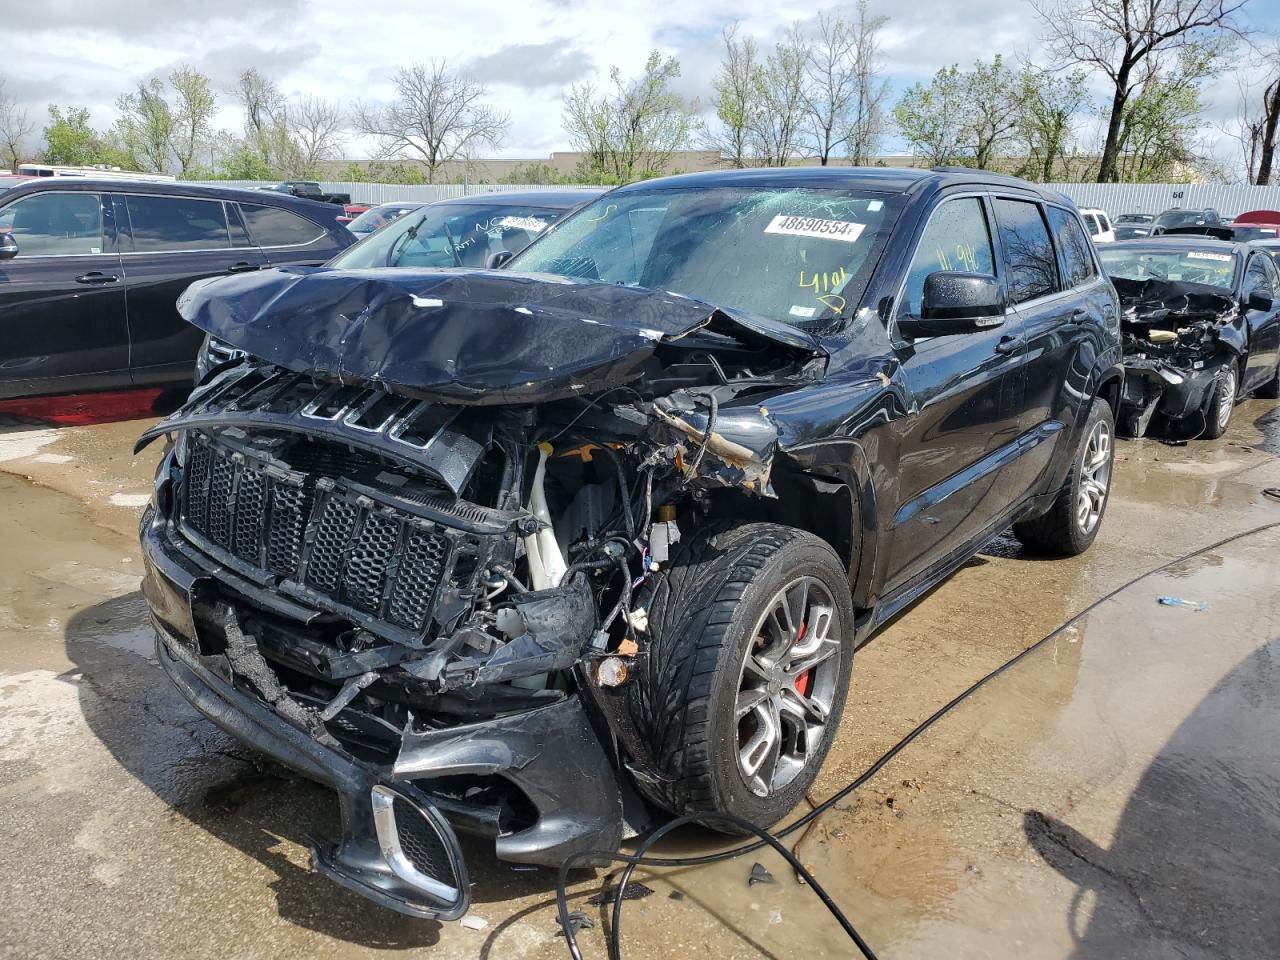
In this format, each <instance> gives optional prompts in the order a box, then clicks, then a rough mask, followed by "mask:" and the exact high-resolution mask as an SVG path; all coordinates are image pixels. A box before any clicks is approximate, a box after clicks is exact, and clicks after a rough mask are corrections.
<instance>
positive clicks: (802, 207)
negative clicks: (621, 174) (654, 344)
mask: <svg viewBox="0 0 1280 960" xmlns="http://www.w3.org/2000/svg"><path fill="white" fill-rule="evenodd" d="M901 202H902V201H901V198H900V197H899V196H898V195H896V194H873V193H865V192H859V191H843V190H830V189H818V188H808V187H775V188H769V187H765V188H760V187H709V188H705V189H675V190H629V191H627V192H625V193H620V194H614V195H606V196H604V197H601V198H600V199H599V200H597V201H595V202H594V203H592V204H591V205H590V206H587V207H585V208H583V209H581V210H579V211H578V213H577V214H575V215H574V216H573V217H572V218H570V219H569V220H567V221H565V223H563V224H562V225H561V226H560V227H559V228H557V229H556V230H554V231H552V232H551V233H549V234H548V235H547V236H546V237H545V238H544V239H543V240H541V241H539V242H538V243H536V244H534V245H533V246H532V247H530V248H529V249H528V250H527V251H525V253H524V254H523V255H522V256H520V257H517V258H516V260H515V262H514V263H513V264H512V268H513V269H516V270H522V271H528V272H535V273H552V274H560V275H562V276H566V277H573V278H575V279H580V280H602V281H605V282H607V283H618V284H624V285H626V286H638V287H647V288H650V289H655V290H666V291H669V292H671V293H679V294H683V295H685V296H688V297H695V298H697V299H699V300H705V301H707V302H708V303H713V304H716V305H717V306H720V307H724V308H727V309H735V310H741V311H743V312H746V313H752V314H756V315H758V316H762V317H767V318H770V319H773V320H781V321H785V322H788V323H793V324H794V323H808V322H814V323H819V322H823V321H829V320H830V319H831V318H833V317H838V316H841V315H847V313H848V311H849V309H850V308H852V307H854V306H856V304H857V303H858V302H859V300H861V298H862V294H863V291H864V290H865V289H866V286H867V282H868V280H869V279H870V273H871V270H872V269H873V268H874V267H875V264H876V261H877V260H878V259H879V254H880V251H881V250H882V249H883V248H884V244H885V240H886V238H887V237H888V235H889V231H890V230H891V229H892V227H893V223H894V221H895V220H896V219H897V215H898V211H899V209H900V207H901Z"/></svg>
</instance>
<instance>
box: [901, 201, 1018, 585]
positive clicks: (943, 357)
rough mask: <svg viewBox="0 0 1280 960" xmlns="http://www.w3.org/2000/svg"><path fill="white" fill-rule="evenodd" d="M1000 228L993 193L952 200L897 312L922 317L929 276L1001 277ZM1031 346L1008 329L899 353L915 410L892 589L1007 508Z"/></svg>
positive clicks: (919, 249) (931, 230) (932, 222)
mask: <svg viewBox="0 0 1280 960" xmlns="http://www.w3.org/2000/svg"><path fill="white" fill-rule="evenodd" d="M992 223H993V219H992V216H991V210H990V206H989V203H988V201H987V199H986V198H985V197H983V196H977V195H967V196H956V197H949V198H946V199H944V200H943V201H942V202H941V203H940V204H939V205H938V206H937V207H936V208H935V209H934V210H933V212H932V214H931V215H930V217H929V220H928V222H927V224H926V225H925V227H924V230H923V231H922V233H921V235H920V238H919V241H918V243H917V245H916V252H915V254H914V256H913V257H912V261H911V266H910V268H909V270H908V273H907V278H906V281H905V283H904V285H903V291H902V295H901V296H900V297H899V298H898V299H899V303H898V307H897V309H898V316H919V311H920V301H921V296H922V294H923V290H924V281H925V277H927V276H928V275H929V274H930V273H934V272H936V271H939V270H944V271H959V272H971V273H988V274H992V275H995V276H997V277H998V278H1000V279H1001V280H1003V279H1004V278H1003V276H1002V271H1001V270H1000V269H999V268H998V267H997V266H996V263H997V261H996V257H995V250H994V244H993V242H992V232H993V231H992ZM1015 326H1016V325H1015ZM1024 350H1025V344H1024V343H1023V340H1022V337H1021V335H1020V334H1019V333H1018V332H1017V330H1016V329H1010V328H1009V327H1008V326H1005V325H1001V326H998V327H995V328H994V329H990V330H982V331H978V332H973V333H963V334H956V335H954V336H946V337H930V338H918V339H916V340H914V341H910V342H908V343H907V344H906V345H904V346H902V347H900V348H899V349H898V356H899V359H900V360H901V362H902V369H903V374H904V375H905V377H906V381H907V384H908V386H909V388H910V390H911V395H912V399H913V404H912V407H913V409H912V413H911V415H910V416H908V417H907V418H905V419H904V420H902V421H900V422H901V423H902V424H903V430H904V432H903V434H902V435H901V437H900V438H899V457H898V470H897V476H898V498H897V503H898V509H897V512H896V514H895V515H894V518H893V529H892V532H891V535H890V548H889V553H890V556H889V564H888V570H887V576H886V581H885V582H886V587H887V588H888V590H889V591H893V590H895V589H898V588H901V587H905V586H907V585H908V584H910V583H911V582H912V581H913V580H916V579H917V578H919V577H921V576H922V575H924V574H926V573H928V572H929V571H930V570H931V569H932V568H934V567H935V566H936V565H937V564H938V563H939V561H941V560H943V559H944V557H947V556H950V555H952V554H954V553H956V552H959V551H962V550H964V549H965V548H966V546H967V545H968V544H969V543H970V542H971V541H972V540H973V539H974V538H975V537H977V536H979V535H981V534H982V533H983V532H984V530H986V528H988V527H990V526H991V525H992V524H993V522H994V521H995V520H996V519H997V518H998V517H1000V516H1001V515H1002V514H1003V513H1004V512H1005V510H1006V509H1007V507H1008V500H1009V498H1008V495H1007V492H1006V491H1005V490H1004V489H1003V487H1002V484H1001V483H1000V473H1001V470H1000V468H1001V465H1002V462H1003V461H1002V459H1001V453H1002V451H1003V449H1004V448H1006V447H1007V445H1008V444H1009V443H1010V442H1011V441H1012V440H1013V439H1014V438H1015V437H1016V435H1017V432H1018V419H1019V418H1018V411H1017V401H1018V397H1017V386H1018V383H1017V381H1018V373H1019V362H1020V357H1021V354H1022V352H1023V351H1024Z"/></svg>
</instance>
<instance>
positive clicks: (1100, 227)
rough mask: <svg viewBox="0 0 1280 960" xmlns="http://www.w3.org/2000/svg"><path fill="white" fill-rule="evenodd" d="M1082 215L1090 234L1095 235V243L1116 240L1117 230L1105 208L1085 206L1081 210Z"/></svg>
mask: <svg viewBox="0 0 1280 960" xmlns="http://www.w3.org/2000/svg"><path fill="white" fill-rule="evenodd" d="M1080 217H1081V219H1083V220H1084V225H1085V226H1086V227H1088V228H1089V235H1090V236H1092V237H1093V242H1094V243H1114V242H1115V239H1116V230H1115V227H1113V226H1112V225H1111V218H1110V217H1108V216H1107V212H1106V211H1105V210H1098V209H1096V208H1085V209H1083V210H1081V211H1080Z"/></svg>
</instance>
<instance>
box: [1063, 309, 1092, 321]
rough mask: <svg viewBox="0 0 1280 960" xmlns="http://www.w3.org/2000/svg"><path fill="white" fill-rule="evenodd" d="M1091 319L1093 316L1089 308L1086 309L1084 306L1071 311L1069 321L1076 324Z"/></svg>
mask: <svg viewBox="0 0 1280 960" xmlns="http://www.w3.org/2000/svg"><path fill="white" fill-rule="evenodd" d="M1090 319H1092V316H1091V314H1090V313H1089V311H1088V310H1085V309H1084V308H1083V307H1076V308H1075V309H1074V310H1072V311H1071V316H1070V317H1068V322H1069V323H1075V324H1086V323H1088V322H1089V321H1090Z"/></svg>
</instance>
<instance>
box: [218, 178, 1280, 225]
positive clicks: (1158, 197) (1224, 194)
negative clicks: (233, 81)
mask: <svg viewBox="0 0 1280 960" xmlns="http://www.w3.org/2000/svg"><path fill="white" fill-rule="evenodd" d="M209 182H210V183H211V184H212V185H215V186H224V187H261V186H268V185H269V183H268V181H262V180H218V181H209ZM1045 186H1047V187H1049V188H1050V189H1053V190H1057V191H1059V192H1060V193H1065V194H1066V195H1067V196H1068V197H1070V198H1071V199H1072V200H1073V201H1075V204H1076V206H1079V207H1101V208H1102V209H1103V210H1106V211H1107V212H1108V213H1110V214H1111V215H1112V216H1116V215H1117V214H1121V213H1159V212H1160V211H1162V210H1168V209H1169V208H1170V207H1188V208H1199V207H1212V208H1213V209H1215V210H1217V211H1218V212H1219V213H1220V214H1222V216H1224V217H1227V218H1230V217H1234V216H1236V215H1238V214H1241V213H1244V212H1245V211H1246V210H1280V186H1275V187H1224V186H1219V185H1215V184H1206V183H1190V184H1189V183H1141V184H1138V183H1049V184H1045ZM320 188H321V189H322V190H324V191H325V192H327V193H349V194H351V199H352V200H353V201H355V202H357V203H391V202H394V201H397V200H412V201H418V202H423V203H426V202H430V201H433V200H447V199H452V198H454V197H465V196H471V195H472V194H477V193H496V192H504V191H513V190H557V189H562V188H559V187H554V186H547V185H545V184H541V185H540V184H509V183H500V184H496V183H470V184H461V183H450V184H439V185H434V186H427V185H424V184H413V185H409V184H395V183H350V182H342V183H339V182H336V181H334V182H325V183H321V184H320Z"/></svg>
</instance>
